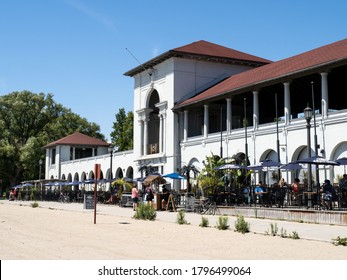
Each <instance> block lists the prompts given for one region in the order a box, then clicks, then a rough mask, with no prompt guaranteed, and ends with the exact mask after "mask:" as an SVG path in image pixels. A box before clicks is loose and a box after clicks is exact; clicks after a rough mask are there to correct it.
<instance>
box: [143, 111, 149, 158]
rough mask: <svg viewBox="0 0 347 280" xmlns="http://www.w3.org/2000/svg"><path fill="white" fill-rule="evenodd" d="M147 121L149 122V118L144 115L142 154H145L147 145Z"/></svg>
mask: <svg viewBox="0 0 347 280" xmlns="http://www.w3.org/2000/svg"><path fill="white" fill-rule="evenodd" d="M148 122H149V118H147V116H146V117H145V119H144V121H143V123H144V126H143V128H144V129H143V136H144V137H143V155H145V156H146V155H147V151H148V149H147V146H148Z"/></svg>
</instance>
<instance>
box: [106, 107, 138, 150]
mask: <svg viewBox="0 0 347 280" xmlns="http://www.w3.org/2000/svg"><path fill="white" fill-rule="evenodd" d="M133 122H134V114H133V112H131V111H130V112H128V113H125V109H124V108H121V109H119V111H118V113H117V114H116V121H115V122H114V123H113V131H112V133H111V141H112V144H114V145H115V146H116V147H117V148H118V151H126V150H132V149H133V146H134V145H133V143H134V140H133V131H134V126H133Z"/></svg>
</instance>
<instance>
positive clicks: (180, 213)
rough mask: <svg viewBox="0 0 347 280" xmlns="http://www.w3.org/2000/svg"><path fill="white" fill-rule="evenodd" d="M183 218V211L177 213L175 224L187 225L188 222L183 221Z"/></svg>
mask: <svg viewBox="0 0 347 280" xmlns="http://www.w3.org/2000/svg"><path fill="white" fill-rule="evenodd" d="M185 216H186V214H185V212H184V210H183V209H181V210H179V211H178V213H177V223H178V224H179V225H186V224H188V222H187V221H186V219H185Z"/></svg>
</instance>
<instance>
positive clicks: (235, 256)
mask: <svg viewBox="0 0 347 280" xmlns="http://www.w3.org/2000/svg"><path fill="white" fill-rule="evenodd" d="M114 207H115V208H114V209H115V211H116V207H118V206H114ZM127 213H128V214H127V215H126V216H124V215H121V216H117V214H115V215H108V214H98V215H97V223H96V224H94V213H93V211H69V210H59V209H53V208H43V207H38V208H32V207H30V206H28V205H27V206H23V205H21V204H16V205H15V204H0V224H1V226H0V238H1V240H2V242H1V250H0V259H2V260H116V259H117V260H129V259H137V260H148V259H157V260H198V259H201V260H203V259H204V260H217V259H218V260H228V259H230V260H316V259H317V260H346V259H347V248H346V247H344V246H334V245H332V244H331V243H329V242H323V241H312V240H305V239H298V240H294V239H290V238H281V237H279V236H269V235H266V234H259V233H257V234H255V233H253V232H250V233H247V234H241V233H238V232H235V231H234V230H233V228H231V229H229V230H218V229H216V228H215V227H214V225H212V226H211V227H209V228H202V227H199V226H198V225H193V224H187V225H179V224H177V223H175V222H168V221H163V220H155V221H143V220H135V219H133V218H132V215H133V214H134V213H133V211H132V210H131V209H128V211H127ZM173 214H175V215H176V213H171V215H173Z"/></svg>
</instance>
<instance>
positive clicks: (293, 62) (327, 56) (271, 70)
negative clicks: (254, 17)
mask: <svg viewBox="0 0 347 280" xmlns="http://www.w3.org/2000/svg"><path fill="white" fill-rule="evenodd" d="M341 61H347V39H344V40H341V41H337V42H335V43H332V44H329V45H325V46H323V47H320V48H317V49H314V50H311V51H308V52H305V53H302V54H299V55H296V56H293V57H290V58H286V59H283V60H280V61H277V62H273V63H271V64H267V65H264V66H260V67H257V68H255V69H251V70H248V71H245V72H242V73H240V74H236V75H234V76H231V77H230V78H228V79H226V80H224V81H222V82H221V83H219V84H217V85H215V86H213V87H211V88H209V89H207V90H206V91H204V92H202V93H200V94H198V95H197V96H194V97H192V98H190V99H187V100H185V101H183V102H182V103H180V104H177V105H176V106H175V107H174V109H178V108H180V107H183V106H185V105H189V104H194V103H197V102H201V101H203V100H207V99H209V98H212V97H216V96H218V95H222V94H225V93H229V92H235V91H237V90H242V89H243V90H245V89H247V87H254V88H255V87H256V86H257V85H260V84H263V83H266V82H269V81H271V80H275V79H278V78H285V77H287V76H290V75H294V74H296V73H300V72H304V71H310V70H311V71H312V69H313V68H318V67H322V66H326V65H329V64H333V63H337V62H341Z"/></svg>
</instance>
